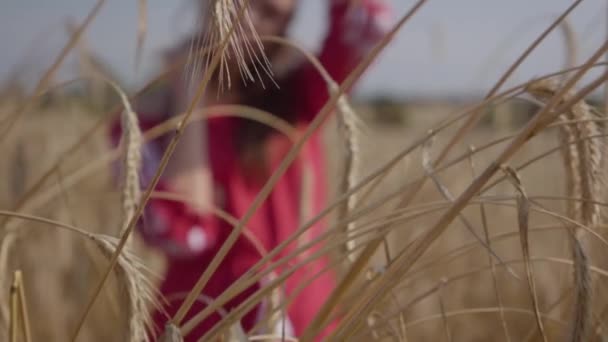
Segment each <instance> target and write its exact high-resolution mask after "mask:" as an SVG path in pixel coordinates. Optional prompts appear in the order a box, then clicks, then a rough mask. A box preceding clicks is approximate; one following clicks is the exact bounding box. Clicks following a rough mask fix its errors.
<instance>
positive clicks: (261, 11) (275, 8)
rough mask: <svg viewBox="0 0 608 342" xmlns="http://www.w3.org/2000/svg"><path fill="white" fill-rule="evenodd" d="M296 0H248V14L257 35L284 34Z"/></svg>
mask: <svg viewBox="0 0 608 342" xmlns="http://www.w3.org/2000/svg"><path fill="white" fill-rule="evenodd" d="M296 2H297V0H250V1H249V8H250V16H251V21H252V23H253V26H254V27H255V29H256V31H257V33H258V35H260V36H266V35H277V36H281V35H284V34H285V32H286V31H287V27H288V26H289V22H290V21H291V18H292V16H293V13H294V11H295V8H296Z"/></svg>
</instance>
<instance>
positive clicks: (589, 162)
mask: <svg viewBox="0 0 608 342" xmlns="http://www.w3.org/2000/svg"><path fill="white" fill-rule="evenodd" d="M557 89H559V87H558V84H557V83H556V82H555V81H552V80H542V81H537V82H534V83H532V84H530V85H529V86H528V87H527V88H526V90H527V92H528V93H529V94H530V95H532V96H533V97H535V98H536V99H538V100H540V101H542V102H544V103H546V102H548V101H549V99H551V97H553V96H554V95H555V93H556V91H557ZM572 96H573V93H572V92H569V93H567V94H566V95H565V96H564V101H566V100H568V99H569V98H571V97H572ZM600 118H601V116H600V115H599V114H598V113H597V112H596V111H595V110H593V108H591V106H589V105H588V104H587V103H586V102H585V101H584V100H581V101H578V102H576V103H575V104H573V105H572V107H571V108H570V110H568V111H566V112H565V113H564V114H562V115H560V116H559V121H560V122H561V123H562V124H561V125H559V127H560V130H559V133H560V142H561V144H562V151H561V152H562V159H563V163H564V168H565V174H566V195H567V196H568V197H570V198H580V199H582V200H581V201H572V200H571V201H567V215H568V218H570V219H572V220H575V221H576V222H580V223H581V224H583V225H585V226H587V227H589V228H591V229H597V228H598V226H599V224H600V220H601V214H602V211H601V209H602V207H601V206H600V205H599V204H598V203H597V202H599V201H601V200H602V198H603V194H604V184H605V182H604V181H605V179H604V175H603V171H602V166H603V165H604V164H605V161H604V159H605V156H604V153H605V152H604V151H605V148H606V146H605V143H604V141H603V140H602V139H600V138H599V136H600V135H601V134H602V133H604V132H603V131H604V130H603V127H602V125H601V124H600V123H599V122H598V121H597V120H598V119H600ZM585 137H598V138H595V139H585ZM570 228H571V229H573V230H574V237H573V241H572V255H573V259H574V261H575V263H574V268H575V270H574V280H575V289H576V304H575V313H574V326H573V328H572V333H571V341H584V340H586V338H587V337H588V336H587V333H588V328H589V323H590V322H591V316H590V307H591V300H592V296H593V293H592V288H591V281H592V280H591V276H590V272H589V265H588V263H589V262H588V256H587V254H588V253H589V251H586V250H585V245H588V244H585V243H584V232H583V230H582V229H580V228H578V227H570Z"/></svg>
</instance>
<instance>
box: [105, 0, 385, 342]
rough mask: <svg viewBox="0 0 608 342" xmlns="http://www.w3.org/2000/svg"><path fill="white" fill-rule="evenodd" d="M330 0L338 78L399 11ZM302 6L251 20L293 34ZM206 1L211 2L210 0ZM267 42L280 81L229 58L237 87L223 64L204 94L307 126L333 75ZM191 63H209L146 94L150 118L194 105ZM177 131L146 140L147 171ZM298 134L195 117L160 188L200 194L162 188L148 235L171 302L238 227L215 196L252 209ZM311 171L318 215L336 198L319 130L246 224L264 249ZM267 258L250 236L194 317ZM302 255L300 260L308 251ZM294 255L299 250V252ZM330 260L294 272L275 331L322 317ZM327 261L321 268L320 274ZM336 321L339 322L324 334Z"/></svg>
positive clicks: (258, 313)
mask: <svg viewBox="0 0 608 342" xmlns="http://www.w3.org/2000/svg"><path fill="white" fill-rule="evenodd" d="M327 5H328V10H329V15H328V18H329V26H328V31H327V35H326V38H325V40H324V44H323V47H322V50H321V53H320V55H319V59H320V61H321V63H322V64H323V66H324V67H325V68H326V69H327V70H328V72H329V74H330V75H331V76H332V77H333V79H334V80H335V81H336V82H338V83H339V82H342V81H343V80H344V79H345V78H346V76H348V74H349V73H350V72H351V71H352V70H353V68H354V67H355V66H356V65H357V64H358V63H359V62H360V61H361V60H362V58H363V57H364V56H365V55H366V54H367V52H368V51H369V49H370V48H371V47H372V46H373V44H375V43H376V42H378V41H379V39H380V38H381V37H382V36H383V34H384V33H385V31H386V28H387V18H388V17H387V15H388V14H389V13H388V7H387V5H386V4H385V3H384V1H381V0H360V1H353V3H352V6H351V3H350V1H348V0H329V1H328V3H327ZM296 7H297V1H296V0H253V1H251V4H250V17H251V21H252V23H253V26H254V27H255V28H256V31H257V32H258V34H259V35H260V36H264V35H277V36H285V35H286V32H287V29H288V27H289V24H290V22H291V21H292V18H293V16H294V13H295V10H296ZM201 9H203V10H204V9H206V7H205V6H204V5H203V4H202V3H201ZM203 15H204V16H208V14H205V13H203ZM207 26H208V25H207ZM207 26H204V27H207ZM206 33H207V32H204V29H201V31H200V32H197V34H196V35H194V36H193V37H192V38H190V39H188V40H186V41H184V42H181V43H180V44H178V45H177V47H176V48H174V49H172V51H171V53H169V55H168V63H171V62H173V61H174V60H175V59H176V58H181V57H184V56H186V55H187V54H189V53H190V52H191V45H192V44H193V41H196V40H199V37H204V36H205V34H206ZM263 44H264V45H263V46H264V51H265V53H266V55H267V56H268V60H269V61H270V64H271V65H272V68H273V70H274V73H275V75H274V79H275V82H276V83H277V84H278V86H279V87H276V86H274V85H272V84H269V82H266V87H262V86H261V84H260V82H259V81H258V82H256V83H255V84H248V85H246V86H245V85H244V84H243V82H240V81H239V80H238V79H237V78H238V77H240V75H239V72H238V70H237V69H236V66H235V65H229V69H231V70H232V71H233V72H232V73H231V74H232V77H234V79H233V80H231V82H230V83H231V87H230V89H229V90H225V91H220V90H221V89H220V87H221V84H220V79H219V77H217V76H216V77H214V78H213V79H212V80H211V83H210V85H209V88H208V90H207V92H206V95H204V98H203V100H202V101H201V102H202V103H203V104H204V105H205V106H209V105H215V104H242V105H248V106H252V107H256V108H259V109H263V110H266V111H269V112H271V113H273V114H274V115H277V116H279V117H281V118H282V119H284V120H286V121H288V122H289V123H290V124H292V125H293V126H294V127H296V129H297V130H298V131H303V130H304V129H305V128H306V127H307V125H308V123H310V121H311V120H312V119H313V118H314V116H315V115H316V114H317V113H318V112H319V110H320V109H321V108H322V107H323V105H324V104H325V102H326V101H327V99H328V98H329V97H328V91H327V86H326V84H325V83H324V81H323V80H322V79H321V77H320V76H319V74H318V72H317V71H316V70H315V69H314V68H313V66H312V65H311V64H310V63H307V62H303V63H301V64H298V65H295V66H293V65H290V64H289V63H288V62H289V61H290V60H287V61H288V62H285V60H286V58H284V56H285V53H284V52H285V50H284V49H285V48H284V47H280V46H279V45H278V44H273V43H263ZM234 60H235V59H234V58H233V59H231V60H229V63H234ZM192 70H199V71H198V72H199V73H200V68H196V67H195V68H184V69H182V70H181V71H180V72H177V73H175V74H174V75H173V76H172V77H171V78H170V82H169V83H170V84H169V86H168V87H167V89H166V90H165V91H164V92H161V93H160V95H159V94H156V95H154V97H153V98H152V101H151V102H147V103H146V101H143V102H142V103H141V104H140V105H139V107H138V108H139V109H138V113H139V115H140V120H141V126H142V128H143V129H146V128H149V127H151V126H154V125H156V124H158V123H160V122H162V121H164V120H166V119H168V118H170V117H171V116H172V115H176V114H179V113H181V112H183V111H184V110H185V108H186V107H187V106H188V103H189V101H190V100H191V94H190V93H189V91H188V89H189V88H191V87H190V86H189V84H188V81H187V77H185V76H187V74H188V73H189V72H192ZM235 71H236V72H235ZM193 76H194V77H197V76H199V75H193ZM224 82H225V80H224ZM112 135H113V137H114V141H115V142H117V140H118V138H119V137H120V127H119V123H117V124H116V125H115V127H114V129H113V132H112ZM170 138H171V137H169V136H163V137H162V138H159V139H156V140H154V141H151V142H149V143H147V144H146V146H145V151H144V173H145V174H147V175H148V176H150V175H151V174H152V173H153V172H154V171H155V170H156V168H157V167H158V162H159V160H160V157H161V155H162V153H163V151H164V149H165V148H166V145H167V142H168V141H169V139H170ZM291 146H292V142H291V141H290V140H289V138H288V137H286V136H285V135H282V134H280V133H278V132H276V131H273V130H272V129H270V128H268V127H265V126H264V125H261V124H258V123H255V122H253V121H251V120H246V119H242V118H236V117H227V116H222V117H212V118H208V119H207V120H205V121H204V122H201V121H196V122H193V123H191V124H190V125H189V126H188V127H187V128H186V130H185V132H184V135H183V136H182V138H181V140H180V142H179V144H178V146H177V148H176V150H175V152H174V154H173V156H172V159H171V160H170V162H169V164H168V166H167V169H166V171H165V172H164V174H163V177H162V179H161V182H160V183H159V185H158V187H157V189H156V190H159V191H169V192H174V193H177V194H180V195H183V196H186V197H187V198H189V199H190V201H189V202H188V203H189V204H186V203H180V202H175V201H168V200H161V199H152V200H151V201H150V202H149V204H148V207H147V208H146V212H145V215H144V220H143V224H142V225H141V228H140V231H141V232H142V234H143V237H144V239H145V240H146V241H147V242H149V243H150V244H152V245H154V246H157V247H160V248H161V249H162V250H163V251H164V252H165V254H166V256H167V259H168V267H167V271H166V274H165V275H164V281H163V283H162V286H161V289H160V290H161V292H162V294H163V295H164V296H165V297H166V298H168V299H169V304H168V306H167V307H166V310H167V313H168V314H169V315H171V316H173V315H174V314H175V312H176V310H177V309H178V307H179V306H180V304H181V302H182V300H183V299H184V297H185V294H187V293H188V291H190V290H191V289H192V287H193V286H194V284H195V283H196V281H197V279H198V278H199V277H200V276H201V274H202V273H203V271H204V270H205V268H206V267H207V265H208V264H209V263H210V262H211V260H212V258H213V257H214V255H215V254H216V253H217V252H218V250H219V248H220V247H221V246H222V244H223V242H224V241H225V239H226V238H227V236H228V235H229V234H230V232H231V231H232V226H231V225H230V224H228V223H226V222H225V221H222V220H221V219H219V218H217V217H215V216H213V215H212V214H211V210H210V209H211V208H212V206H217V207H219V208H221V209H223V210H224V211H226V212H228V213H229V214H231V215H232V216H234V217H236V218H241V217H243V215H244V214H245V212H246V211H247V209H248V208H249V206H250V205H251V204H252V202H253V199H254V198H255V196H256V195H257V194H258V193H259V192H260V189H261V188H262V186H263V185H264V184H265V182H266V181H267V180H268V177H269V176H270V175H271V174H272V173H273V171H274V170H275V169H276V167H277V166H278V165H279V163H280V162H281V161H282V159H283V158H284V157H285V155H286V153H287V152H288V151H289V149H290V147H291ZM305 168H306V169H305ZM304 172H309V175H311V176H312V177H311V183H310V184H307V185H306V186H307V191H309V195H310V198H308V201H310V203H311V204H312V207H311V208H309V209H310V210H309V215H310V216H308V217H305V218H306V219H309V218H311V217H313V216H314V215H315V214H317V213H319V212H320V210H322V209H323V208H324V206H325V203H326V202H325V198H326V193H325V190H326V185H327V184H326V169H325V161H324V151H323V145H322V143H321V139H320V134H319V133H316V134H314V135H313V136H312V137H311V138H310V139H309V140H308V141H307V143H306V144H305V146H304V148H303V149H302V151H301V153H300V154H299V156H298V158H297V159H296V160H295V161H294V163H293V164H292V165H291V166H290V167H289V169H288V170H287V172H286V173H285V174H284V175H283V176H282V177H281V179H280V180H279V181H278V183H277V184H276V186H275V187H274V190H273V191H272V193H271V194H270V196H269V197H268V198H267V199H266V200H265V201H264V203H263V205H262V206H261V207H260V208H259V210H257V212H256V213H255V214H254V215H253V217H252V218H251V220H250V221H249V222H248V224H247V228H248V229H249V231H250V232H251V233H252V234H253V235H254V236H255V238H256V239H257V240H258V241H259V242H261V244H262V245H263V247H264V249H266V250H269V251H270V250H272V249H274V248H275V247H276V246H277V245H278V244H279V243H281V242H282V241H284V240H286V239H287V238H288V237H289V236H291V235H292V234H293V233H294V232H295V230H296V229H297V228H298V226H299V224H300V222H301V218H300V217H299V214H300V203H299V202H300V197H301V196H300V195H301V191H302V188H301V187H302V185H303V184H302V180H303V174H304ZM323 229H324V223H323V222H320V223H318V224H316V225H315V226H314V227H312V228H311V229H310V230H309V231H308V233H307V234H304V238H303V239H299V241H297V242H295V243H293V244H291V245H290V246H288V248H286V249H285V250H284V251H283V252H282V253H281V254H280V255H279V257H282V256H285V255H287V254H289V253H290V252H292V251H294V250H295V249H296V248H297V247H298V246H300V245H302V244H305V243H306V241H310V240H312V239H314V237H316V236H318V235H320V234H321V233H322V232H323ZM306 254H310V252H309V251H307V253H306ZM260 258H261V256H260V253H259V249H257V248H256V246H255V244H254V243H252V241H251V240H250V239H247V238H244V237H240V238H239V240H238V241H237V242H236V244H235V246H233V248H232V249H231V251H230V252H229V253H228V255H227V256H226V258H225V259H224V261H223V262H222V264H221V265H220V267H219V268H218V269H217V271H216V272H215V273H214V275H213V276H212V278H211V279H210V281H209V282H208V284H207V285H206V287H205V289H204V290H203V296H202V297H201V300H200V301H198V302H197V303H196V304H195V305H194V306H193V308H192V309H191V310H190V312H189V314H188V315H187V316H186V320H188V319H189V318H191V317H192V316H193V315H194V314H195V313H197V312H200V311H201V310H202V308H203V307H204V305H205V304H204V303H205V302H208V301H209V300H212V299H213V298H216V297H218V296H219V295H220V294H221V293H222V292H223V291H224V290H225V289H226V288H227V287H228V286H230V285H231V284H233V283H234V282H235V281H236V280H237V279H238V278H239V277H240V276H241V275H243V273H245V272H246V271H247V270H248V269H250V268H251V267H252V266H253V265H255V264H256V262H257V261H259V260H260ZM298 258H299V259H298V260H301V259H303V258H305V256H304V255H302V256H299V257H298ZM295 263H297V261H295V262H293V263H292V264H295ZM328 266H329V263H328V259H327V258H326V257H324V258H321V259H317V260H316V261H314V262H308V263H307V264H306V265H305V266H303V267H301V268H299V269H298V271H296V272H295V273H294V274H293V275H291V276H290V277H289V278H287V280H286V282H285V284H284V288H283V290H284V294H285V296H286V297H287V298H289V297H290V295H291V294H293V293H294V291H296V290H297V291H298V292H299V293H297V295H296V297H295V300H294V301H293V302H292V303H291V304H290V305H289V307H288V308H287V314H286V318H285V319H284V320H283V321H282V322H280V323H279V326H278V327H277V330H276V331H275V332H281V331H283V330H281V329H284V330H285V332H286V333H287V334H288V335H291V336H298V335H299V334H301V333H302V332H303V330H304V329H305V328H306V327H307V325H308V324H310V323H311V321H312V319H313V318H314V317H315V315H316V314H317V312H318V310H319V309H320V308H321V306H322V304H323V303H324V302H325V301H326V299H327V298H328V295H329V294H330V293H331V291H332V289H333V288H334V286H335V279H334V275H333V274H332V273H331V270H329V271H328V270H326V268H328ZM283 270H285V269H283ZM283 270H277V272H279V273H280V272H281V271H283ZM321 272H323V273H322V275H321V276H317V274H318V273H321ZM313 277H316V278H314V281H312V282H310V284H309V285H307V286H306V287H304V288H303V289H301V288H299V287H301V286H302V285H303V284H305V283H306V282H307V281H308V280H310V279H313ZM260 286H262V284H256V285H255V286H252V287H251V288H249V289H247V290H246V291H244V292H243V293H241V294H240V295H238V296H236V297H235V298H234V299H233V300H231V301H230V302H229V303H228V304H227V305H226V306H225V307H224V309H225V310H226V311H228V312H229V311H230V310H231V309H232V308H234V307H236V306H238V305H239V304H240V303H242V302H243V301H244V300H245V299H246V298H247V297H248V296H249V295H251V294H252V293H254V292H255V291H256V290H257V289H259V287H260ZM265 308H266V305H259V306H258V307H257V308H255V309H254V310H252V311H251V312H249V313H248V314H247V315H246V316H245V317H244V318H243V320H242V321H241V323H242V326H243V327H244V329H245V330H249V329H251V328H252V327H253V326H254V325H255V324H256V322H258V320H259V319H260V318H261V317H263V316H264V315H265V312H264V310H265ZM220 319H221V316H220V314H214V315H212V316H210V317H209V318H208V319H206V320H205V321H203V322H202V323H201V324H199V325H198V326H197V327H196V329H195V330H194V331H192V332H191V333H190V334H189V335H188V336H187V337H186V340H187V341H190V340H192V341H195V340H197V339H198V338H200V337H201V336H202V335H203V334H204V333H205V332H206V331H208V330H209V329H210V328H211V327H212V326H213V325H214V324H215V323H217V322H218V321H219V320H220ZM167 320H168V318H167V317H166V316H165V315H164V314H162V313H160V312H158V313H157V314H156V315H155V323H156V324H157V326H158V328H160V329H162V328H163V327H164V324H165V322H166V321H167ZM330 330H331V326H330V327H328V329H327V330H326V331H325V332H324V333H323V334H320V336H319V338H321V337H322V336H324V335H325V334H326V333H327V332H328V331H330ZM258 333H259V332H258ZM266 333H273V332H272V331H270V332H269V331H266Z"/></svg>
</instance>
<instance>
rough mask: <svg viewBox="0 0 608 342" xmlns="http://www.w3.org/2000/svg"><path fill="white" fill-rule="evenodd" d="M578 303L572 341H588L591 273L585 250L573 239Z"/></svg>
mask: <svg viewBox="0 0 608 342" xmlns="http://www.w3.org/2000/svg"><path fill="white" fill-rule="evenodd" d="M572 245H573V246H572V250H573V256H572V258H573V263H574V284H575V291H576V293H575V294H576V302H575V306H574V321H573V322H572V330H571V333H570V341H572V342H580V341H587V337H588V331H589V326H590V323H591V321H592V319H591V297H592V296H591V294H592V289H591V272H590V271H589V262H588V260H587V259H588V258H587V255H586V253H585V250H584V248H583V246H582V244H581V242H580V240H579V239H577V238H573V239H572Z"/></svg>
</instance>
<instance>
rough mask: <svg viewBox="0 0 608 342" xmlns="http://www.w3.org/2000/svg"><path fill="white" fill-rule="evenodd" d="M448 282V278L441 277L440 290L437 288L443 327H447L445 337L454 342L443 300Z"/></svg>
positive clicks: (449, 341)
mask: <svg viewBox="0 0 608 342" xmlns="http://www.w3.org/2000/svg"><path fill="white" fill-rule="evenodd" d="M446 282H447V281H446V279H441V283H440V285H439V290H437V297H438V299H439V311H440V312H441V320H442V321H443V328H444V329H445V338H446V340H447V341H448V342H452V333H451V332H450V324H449V322H448V316H447V315H446V310H445V304H444V302H443V292H444V287H445V284H446Z"/></svg>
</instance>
